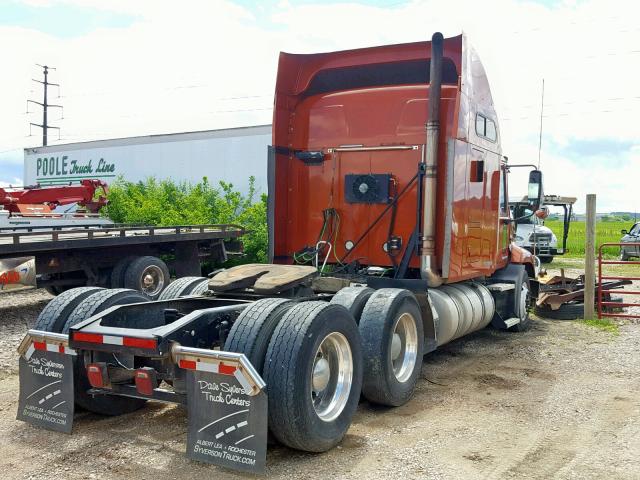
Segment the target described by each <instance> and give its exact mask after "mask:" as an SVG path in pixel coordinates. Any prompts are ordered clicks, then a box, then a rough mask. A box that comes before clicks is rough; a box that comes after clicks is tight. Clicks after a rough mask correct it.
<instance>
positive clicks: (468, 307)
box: [428, 283, 495, 346]
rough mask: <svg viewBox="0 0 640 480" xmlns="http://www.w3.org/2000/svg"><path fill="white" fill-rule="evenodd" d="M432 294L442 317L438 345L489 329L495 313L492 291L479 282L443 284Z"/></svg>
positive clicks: (430, 291) (433, 302)
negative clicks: (487, 327) (485, 328)
mask: <svg viewBox="0 0 640 480" xmlns="http://www.w3.org/2000/svg"><path fill="white" fill-rule="evenodd" d="M428 294H429V299H430V300H431V305H432V306H433V308H434V310H435V313H436V314H437V316H438V321H437V324H436V325H437V326H436V341H437V343H438V346H440V345H444V344H445V343H448V342H450V341H451V340H455V339H456V338H460V337H462V336H464V335H467V334H469V333H471V332H475V331H476V330H480V329H482V328H484V327H486V326H487V325H489V323H491V319H492V318H493V314H494V312H495V302H494V300H493V296H492V295H491V292H489V290H488V289H487V287H485V286H484V285H480V284H478V283H456V284H451V285H443V286H441V287H438V288H432V289H430V290H429V292H428Z"/></svg>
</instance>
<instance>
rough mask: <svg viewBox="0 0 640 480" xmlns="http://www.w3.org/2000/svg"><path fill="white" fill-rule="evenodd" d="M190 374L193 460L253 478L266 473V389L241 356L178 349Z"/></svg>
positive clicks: (189, 446) (179, 358)
mask: <svg viewBox="0 0 640 480" xmlns="http://www.w3.org/2000/svg"><path fill="white" fill-rule="evenodd" d="M174 356H175V358H176V360H177V362H176V363H178V366H179V367H180V368H183V369H185V370H187V372H186V374H187V376H186V386H187V407H188V410H189V427H188V433H187V456H188V457H189V458H191V459H193V460H199V461H201V462H206V463H211V464H214V465H220V466H223V467H227V468H231V469H234V470H240V471H244V472H251V473H264V469H265V463H266V454H267V395H266V393H265V384H264V381H263V380H262V378H261V377H260V375H259V374H258V373H257V372H256V371H255V369H254V368H253V366H252V365H251V363H250V362H249V361H248V360H247V358H246V357H245V356H244V355H242V354H238V353H232V352H224V351H211V350H200V349H195V348H182V347H181V348H180V350H179V351H176V349H174Z"/></svg>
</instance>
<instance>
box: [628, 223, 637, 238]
mask: <svg viewBox="0 0 640 480" xmlns="http://www.w3.org/2000/svg"><path fill="white" fill-rule="evenodd" d="M629 235H640V223H636V224H635V225H634V226H633V228H632V229H631V231H630V232H629Z"/></svg>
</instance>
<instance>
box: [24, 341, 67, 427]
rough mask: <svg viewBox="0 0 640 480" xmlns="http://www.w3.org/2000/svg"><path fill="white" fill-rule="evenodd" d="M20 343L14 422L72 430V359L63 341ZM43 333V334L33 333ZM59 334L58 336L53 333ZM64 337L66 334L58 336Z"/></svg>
mask: <svg viewBox="0 0 640 480" xmlns="http://www.w3.org/2000/svg"><path fill="white" fill-rule="evenodd" d="M32 332H33V331H30V332H29V334H27V336H26V337H25V340H23V342H22V344H21V348H22V347H23V346H24V348H22V352H21V355H20V360H19V362H20V366H19V374H20V397H19V401H18V415H17V419H18V420H22V421H24V422H27V423H30V424H32V425H35V426H38V427H43V428H46V429H49V430H55V431H58V432H64V433H71V429H72V427H73V412H74V410H73V409H74V399H73V357H74V356H75V352H74V351H73V350H71V349H70V348H69V347H68V346H67V344H66V338H65V339H57V340H56V339H53V338H51V337H50V335H51V334H45V335H46V336H47V337H49V338H43V336H42V335H41V336H40V337H41V338H34V336H33V335H32ZM36 333H45V332H36ZM54 335H56V336H57V335H59V334H54ZM61 337H67V335H61Z"/></svg>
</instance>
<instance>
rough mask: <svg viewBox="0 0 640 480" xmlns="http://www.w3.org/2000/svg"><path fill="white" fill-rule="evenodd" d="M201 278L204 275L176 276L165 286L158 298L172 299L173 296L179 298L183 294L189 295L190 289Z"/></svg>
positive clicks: (200, 280) (196, 284) (202, 278)
mask: <svg viewBox="0 0 640 480" xmlns="http://www.w3.org/2000/svg"><path fill="white" fill-rule="evenodd" d="M203 280H205V278H204V277H182V278H176V279H175V280H174V281H173V282H171V283H170V284H169V286H168V287H167V288H165V289H164V290H163V291H162V293H161V294H160V296H159V297H158V300H173V299H174V298H180V297H183V296H184V295H189V294H190V293H191V291H192V290H193V289H194V288H195V287H197V286H198V285H199V284H200V283H201V282H202V281H203Z"/></svg>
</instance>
